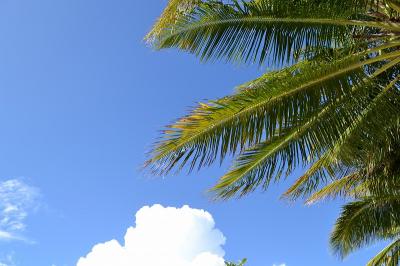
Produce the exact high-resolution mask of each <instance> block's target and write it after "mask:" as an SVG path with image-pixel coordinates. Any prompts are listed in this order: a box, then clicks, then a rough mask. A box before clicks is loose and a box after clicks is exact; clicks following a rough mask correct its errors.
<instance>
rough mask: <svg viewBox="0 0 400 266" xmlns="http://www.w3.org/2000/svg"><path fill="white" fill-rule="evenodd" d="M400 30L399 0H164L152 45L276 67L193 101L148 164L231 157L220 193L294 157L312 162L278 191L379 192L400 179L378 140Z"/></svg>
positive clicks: (394, 81)
mask: <svg viewBox="0 0 400 266" xmlns="http://www.w3.org/2000/svg"><path fill="white" fill-rule="evenodd" d="M399 37H400V3H399V2H398V1H397V0H325V1H320V0H253V1H247V2H240V1H237V0H230V1H211V0H209V1H199V0H171V1H170V4H169V5H168V7H167V9H166V11H165V12H164V14H163V15H162V17H161V18H160V20H159V21H158V23H157V24H156V25H155V27H154V28H153V30H152V31H151V32H150V33H149V35H148V36H147V38H148V40H149V41H150V42H151V43H152V44H153V45H154V47H156V48H159V49H161V48H172V47H175V48H179V49H182V50H186V51H188V52H191V53H193V54H195V55H197V56H199V57H200V58H201V59H202V60H210V59H225V60H226V61H231V62H235V63H255V64H259V65H263V64H265V63H273V64H275V65H278V66H281V67H282V68H281V69H280V70H278V71H272V72H268V73H266V74H264V75H263V76H261V77H259V78H257V79H255V80H253V81H250V82H248V83H246V84H243V85H241V86H239V87H238V89H237V91H236V93H235V94H233V95H229V96H226V97H224V98H221V99H217V100H214V101H209V102H207V103H200V104H199V106H198V107H197V108H195V109H194V110H192V111H191V113H189V114H188V115H187V116H185V117H183V118H181V119H179V120H178V121H176V123H174V124H172V125H170V126H168V127H167V128H166V130H165V131H164V133H163V135H162V136H161V138H160V140H159V141H158V142H157V143H156V145H155V147H154V149H153V152H152V153H151V158H150V160H149V161H148V162H147V165H148V166H149V167H150V168H151V169H152V171H153V172H154V173H156V174H162V175H165V174H168V173H169V172H170V171H171V170H173V169H175V170H181V169H182V168H184V167H185V166H188V169H189V170H192V169H195V168H201V167H204V166H208V165H210V164H212V163H214V162H215V161H217V160H220V161H222V160H224V159H225V158H227V157H229V156H231V155H233V156H236V158H235V160H234V162H233V165H232V168H231V169H230V170H229V171H228V172H227V173H226V174H225V175H224V176H223V177H221V178H220V180H219V182H218V183H217V185H216V186H215V187H214V188H213V189H212V190H213V191H214V193H215V194H216V196H217V197H218V198H222V199H227V198H230V197H233V196H243V195H246V194H248V193H250V192H252V191H254V190H255V189H257V188H261V189H267V188H268V186H269V184H270V183H271V181H278V180H279V179H280V178H281V177H282V176H289V175H290V174H291V173H292V172H293V170H294V169H295V168H296V167H298V166H300V165H303V166H304V167H308V170H307V171H306V173H304V175H302V176H301V177H300V178H299V179H298V180H297V181H296V182H295V183H294V184H293V186H292V187H290V188H289V190H288V191H287V193H286V194H285V197H288V198H291V199H297V198H299V197H309V196H311V198H310V199H309V201H310V202H314V201H316V200H318V199H321V198H325V197H328V196H332V195H333V196H337V195H344V196H350V197H353V198H355V199H356V201H355V202H353V203H354V204H356V203H358V202H364V200H368V199H370V197H381V196H382V194H374V191H375V190H379V189H380V188H381V187H382V186H383V185H382V183H384V181H385V180H386V179H393V177H398V176H400V175H394V174H393V173H396V171H397V170H396V169H398V168H399V167H398V165H400V154H399V152H396V151H393V149H392V146H390V145H382V144H387V143H389V142H388V139H390V138H391V136H392V134H393V132H397V131H396V130H397V128H398V124H399V119H400V112H399V110H400V90H399V79H400V49H399V47H400V38H399ZM396 141H397V143H399V141H398V139H397V140H396ZM390 143H392V142H390ZM382 163H387V164H388V165H390V167H391V168H390V167H389V168H390V169H392V170H391V171H386V172H380V171H381V169H386V168H385V167H386V166H384V167H383V168H382ZM396 166H397V168H396ZM389 168H388V169H389ZM372 177H376V178H372ZM378 177H379V178H378ZM382 180H383V181H382ZM393 180H395V182H397V183H396V184H398V183H399V182H398V178H397V179H393ZM325 186H326V187H325ZM365 187H367V188H368V189H366V188H365ZM397 187H398V186H397ZM363 188H364V189H363ZM318 190H319V191H318ZM315 191H317V192H316V193H315V194H313V193H314V192H315ZM360 191H361V192H360ZM396 195H397V194H396ZM396 197H397V196H396ZM353 203H350V204H353ZM349 206H350V205H349ZM349 206H348V205H346V206H345V210H346V208H347V207H349ZM379 206H381V205H379ZM379 206H377V207H376V208H379ZM382 206H383V205H382ZM350 210H352V208H350ZM384 210H389V211H396V209H390V208H389V209H387V208H384ZM345 213H346V212H344V214H345ZM339 222H340V219H339ZM338 230H339V229H338ZM393 230H397V229H396V228H394V229H393ZM339 231H340V230H339ZM385 238H387V236H385ZM391 238H395V237H394V235H391ZM339 239H340V238H339ZM333 243H336V242H333ZM349 243H350V242H349ZM395 243H396V242H395ZM333 246H334V247H335V246H338V245H336V244H334V245H333ZM355 246H357V244H356V245H355ZM395 246H396V245H395ZM338 247H339V246H338ZM343 247H344V246H343ZM336 250H337V251H338V252H339V253H340V254H343V255H346V254H347V253H348V252H344V251H345V250H347V248H344V249H343V252H341V251H340V250H342V249H340V248H338V249H336ZM349 250H351V249H349ZM394 250H397V246H396V249H393V248H391V249H389V251H390V252H393V251H394ZM390 252H389V253H390ZM389 253H386V254H389ZM393 254H394V253H393ZM396 254H397V253H396ZM396 256H397V255H391V258H392V261H393V260H394V259H393V258H396ZM384 257H385V256H384ZM396 263H397V262H396ZM376 265H379V264H376ZM387 265H389V264H387Z"/></svg>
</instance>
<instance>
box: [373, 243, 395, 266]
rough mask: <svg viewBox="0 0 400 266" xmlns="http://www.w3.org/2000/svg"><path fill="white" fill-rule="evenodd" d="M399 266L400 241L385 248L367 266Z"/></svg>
mask: <svg viewBox="0 0 400 266" xmlns="http://www.w3.org/2000/svg"><path fill="white" fill-rule="evenodd" d="M399 265H400V239H397V240H395V241H393V242H392V243H391V244H390V245H388V246H387V247H385V248H384V249H383V250H382V251H381V252H379V253H378V255H376V256H375V257H374V258H373V259H371V260H370V261H369V262H368V263H367V266H399Z"/></svg>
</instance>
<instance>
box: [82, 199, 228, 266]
mask: <svg viewBox="0 0 400 266" xmlns="http://www.w3.org/2000/svg"><path fill="white" fill-rule="evenodd" d="M224 244H225V237H224V235H223V234H222V233H221V232H220V231H219V230H218V229H216V228H215V222H214V219H213V218H212V216H211V215H210V214H209V213H208V212H206V211H203V210H198V209H192V208H190V207H188V206H184V207H182V208H170V207H169V208H164V207H163V206H161V205H154V206H152V207H143V208H142V209H140V210H139V211H138V212H137V213H136V226H135V227H130V228H128V230H127V232H126V235H125V243H124V245H121V244H120V243H119V242H118V241H117V240H111V241H109V242H106V243H102V244H98V245H96V246H94V247H93V249H92V251H91V252H90V253H89V254H87V256H86V257H82V258H80V259H79V261H78V263H77V266H110V265H113V266H204V265H207V266H224V265H225V263H224V258H223V256H224V250H223V249H222V245H224Z"/></svg>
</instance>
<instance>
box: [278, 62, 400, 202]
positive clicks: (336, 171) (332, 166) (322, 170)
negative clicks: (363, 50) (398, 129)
mask: <svg viewBox="0 0 400 266" xmlns="http://www.w3.org/2000/svg"><path fill="white" fill-rule="evenodd" d="M399 62H400V59H396V60H393V61H392V62H391V63H389V64H387V65H386V67H383V68H388V67H390V66H391V65H396V64H398V63H399ZM381 73H382V68H381V69H379V70H377V71H376V72H375V74H374V76H377V74H381ZM398 79H399V77H396V78H394V79H393V80H392V81H391V82H390V83H389V84H387V85H386V86H385V87H384V89H383V90H381V91H380V92H379V93H378V94H376V95H375V96H374V97H373V98H368V101H367V103H368V104H367V106H365V107H360V108H359V110H363V111H362V113H359V114H358V115H357V116H353V117H351V118H350V120H349V121H351V124H350V125H349V127H348V128H347V129H346V130H345V131H342V132H341V133H340V138H338V139H337V140H336V141H335V142H334V145H332V146H331V147H330V148H329V149H328V150H327V151H325V154H324V155H322V156H320V157H319V158H318V160H317V161H316V162H315V163H314V164H313V165H312V166H311V167H310V168H309V169H308V170H307V172H306V173H305V174H304V175H303V176H301V177H300V178H299V179H298V180H297V181H296V182H295V183H294V184H293V185H292V186H291V187H290V188H289V190H288V191H287V192H286V193H285V197H288V198H292V199H296V198H298V197H300V196H306V197H307V196H308V195H309V194H310V193H311V192H313V191H315V190H316V189H318V187H319V186H320V185H321V184H323V183H324V182H326V181H329V180H331V179H332V178H335V176H336V178H340V177H343V176H345V175H347V174H349V172H351V171H352V169H351V167H347V166H346V165H343V162H347V164H348V165H354V162H355V159H354V156H356V155H355V154H354V152H353V151H355V152H356V153H359V150H357V149H353V147H354V144H355V143H356V139H360V136H359V135H358V134H359V133H360V132H365V131H367V132H375V133H377V135H373V136H374V137H371V136H370V138H375V140H377V139H379V138H380V136H385V135H384V134H381V131H380V130H381V129H382V127H384V126H385V125H382V124H381V123H379V122H383V123H389V122H390V118H392V119H394V121H396V119H397V118H398V111H397V110H398V108H400V105H399V104H400V103H399V102H398V100H397V103H395V104H393V100H395V99H399V97H400V96H399V94H398V91H397V90H396V89H393V88H394V87H395V86H396V84H397V82H398ZM372 91H373V90H371V91H370V93H372ZM388 93H389V96H388V95H387V94H388ZM353 97H354V95H353ZM356 97H357V96H356ZM377 108H378V109H377ZM345 109H346V110H348V109H349V107H346V108H345ZM376 115H378V117H373V116H376ZM371 116H372V117H371ZM371 120H372V121H376V122H378V123H377V124H375V125H373V124H371V122H370V121H371ZM372 127H374V128H375V129H376V130H375V131H373V130H372V129H371V128H372ZM330 134H332V133H330ZM369 134H370V133H369ZM370 135H371V134H370ZM363 138H364V139H367V138H365V137H363ZM364 141H365V140H364ZM350 143H353V145H350ZM372 143H373V142H372ZM361 146H362V145H361ZM330 178H331V179H330Z"/></svg>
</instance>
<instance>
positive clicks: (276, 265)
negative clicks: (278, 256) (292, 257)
mask: <svg viewBox="0 0 400 266" xmlns="http://www.w3.org/2000/svg"><path fill="white" fill-rule="evenodd" d="M272 266H286V264H285V263H282V264H274V265H272Z"/></svg>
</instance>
